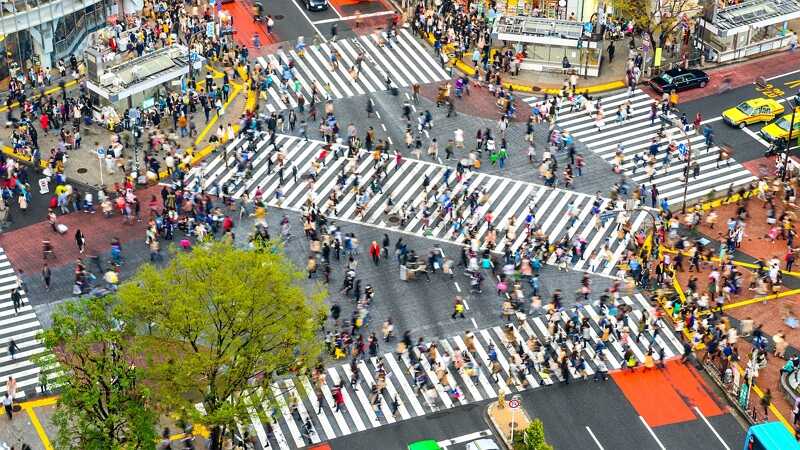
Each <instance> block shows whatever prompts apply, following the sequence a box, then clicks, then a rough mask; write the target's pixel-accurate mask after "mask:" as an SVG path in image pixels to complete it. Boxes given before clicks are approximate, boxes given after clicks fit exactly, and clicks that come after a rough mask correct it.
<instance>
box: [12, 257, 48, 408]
mask: <svg viewBox="0 0 800 450" xmlns="http://www.w3.org/2000/svg"><path fill="white" fill-rule="evenodd" d="M15 288H17V289H18V292H19V293H20V294H21V303H22V305H21V307H20V308H18V310H17V311H15V310H14V302H13V301H12V298H11V295H12V291H13V290H14V289H15ZM41 331H42V325H41V323H40V322H39V319H38V318H37V317H36V313H35V312H34V311H33V308H32V307H31V304H30V301H29V300H28V297H27V293H26V292H25V289H24V286H20V279H19V278H18V275H17V273H16V271H15V270H14V268H13V267H12V266H11V262H10V261H9V259H8V256H7V255H6V253H5V251H4V250H3V249H2V248H0V381H2V382H0V395H3V394H4V393H5V392H6V390H7V389H8V385H7V384H6V383H5V381H6V380H8V378H9V377H14V379H15V380H16V382H17V388H16V389H17V390H16V393H15V395H14V399H15V400H20V399H24V398H25V397H26V396H29V395H30V394H31V393H34V392H36V391H37V388H38V387H40V378H39V367H38V366H37V365H36V364H35V363H34V362H33V358H34V357H36V356H38V355H40V354H41V353H42V352H44V351H45V348H44V346H43V345H42V343H41V341H39V340H38V339H37V338H36V336H37V335H38V334H39V333H40V332H41ZM12 340H13V341H14V344H15V345H16V349H15V350H16V351H15V352H14V355H13V357H12V355H11V352H10V351H9V347H10V346H11V345H10V344H11V341H12ZM50 377H52V375H50Z"/></svg>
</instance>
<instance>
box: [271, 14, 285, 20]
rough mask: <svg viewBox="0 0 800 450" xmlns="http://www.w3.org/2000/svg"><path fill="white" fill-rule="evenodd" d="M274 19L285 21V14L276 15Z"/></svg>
mask: <svg viewBox="0 0 800 450" xmlns="http://www.w3.org/2000/svg"><path fill="white" fill-rule="evenodd" d="M272 18H273V19H275V20H283V14H275V15H274V16H272Z"/></svg>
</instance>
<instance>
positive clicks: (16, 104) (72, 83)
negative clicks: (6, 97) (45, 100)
mask: <svg viewBox="0 0 800 450" xmlns="http://www.w3.org/2000/svg"><path fill="white" fill-rule="evenodd" d="M76 84H78V80H70V81H67V82H66V83H64V89H66V88H69V87H72V86H75V85H76ZM59 91H61V86H56V87H52V88H50V89H48V90H46V91H44V94H45V95H50V94H54V93H56V92H59ZM39 97H41V95H39V94H36V95H32V96H31V97H30V98H32V99H34V98H39ZM17 107H19V102H14V103H12V104H11V108H12V109H13V108H17ZM8 108H9V107H8V106H5V105H3V106H1V107H0V112H5V111H8Z"/></svg>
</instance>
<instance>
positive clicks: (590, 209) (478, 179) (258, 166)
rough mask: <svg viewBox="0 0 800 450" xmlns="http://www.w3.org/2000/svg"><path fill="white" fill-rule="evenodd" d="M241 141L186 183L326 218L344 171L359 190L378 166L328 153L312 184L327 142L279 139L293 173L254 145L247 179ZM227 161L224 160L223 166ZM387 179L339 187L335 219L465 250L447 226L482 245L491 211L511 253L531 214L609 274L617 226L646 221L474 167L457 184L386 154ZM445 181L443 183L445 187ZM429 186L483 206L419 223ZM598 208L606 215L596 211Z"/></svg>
mask: <svg viewBox="0 0 800 450" xmlns="http://www.w3.org/2000/svg"><path fill="white" fill-rule="evenodd" d="M245 142H246V140H245V138H243V137H239V138H237V139H236V140H234V141H233V142H231V143H229V144H228V149H227V150H226V151H224V152H221V153H219V154H217V155H216V156H215V157H214V158H213V159H211V160H209V161H207V162H206V163H204V164H203V165H202V166H200V167H198V168H195V169H193V171H192V173H191V174H190V176H189V181H188V182H187V186H190V187H191V189H199V188H200V187H201V186H202V189H203V190H205V191H207V192H212V193H219V192H227V193H228V195H231V196H232V197H233V198H240V197H241V196H242V194H244V193H245V192H246V193H248V195H249V198H251V199H252V198H254V196H255V194H256V193H257V192H261V193H262V199H264V201H266V202H268V205H271V206H280V207H283V208H287V209H289V210H294V211H299V210H300V209H301V208H302V207H303V206H304V205H305V204H306V203H308V202H309V201H312V202H314V203H315V204H317V205H319V206H320V207H321V208H322V210H323V212H325V211H326V208H324V205H323V204H324V203H325V200H326V199H327V198H328V197H329V194H330V193H331V192H332V191H333V190H334V189H336V184H337V182H340V181H341V180H340V179H339V178H340V176H342V174H343V173H345V174H347V175H346V185H347V186H352V185H353V184H354V183H356V180H358V181H357V182H358V184H359V186H363V187H366V186H368V185H369V183H370V180H371V179H372V178H373V177H374V176H375V175H376V172H377V169H376V164H375V161H374V160H373V158H372V157H371V155H369V154H368V153H366V152H364V153H365V154H364V155H363V156H362V157H361V158H358V159H356V158H345V157H339V158H336V157H335V155H334V154H333V152H331V153H330V154H327V156H325V158H324V162H325V164H324V165H323V166H322V167H321V168H320V173H319V174H317V177H316V182H314V183H313V184H310V183H309V182H308V181H306V180H305V179H304V178H305V177H304V175H306V174H308V173H309V171H310V170H311V169H312V167H314V166H316V165H317V164H318V163H319V162H320V161H321V159H320V157H321V155H322V150H321V149H322V146H323V145H324V143H323V142H319V141H305V140H304V139H301V138H299V137H294V136H286V135H277V136H276V145H277V147H279V148H280V149H281V150H280V152H281V153H282V154H284V155H285V160H286V161H287V162H288V163H287V167H288V164H291V165H293V166H294V168H296V169H297V173H298V178H297V180H295V179H293V178H292V176H291V175H290V174H291V169H288V168H285V169H284V170H283V173H284V174H283V177H284V180H283V183H281V182H280V174H279V173H278V170H277V164H275V163H274V162H275V161H276V160H277V158H278V156H277V155H278V152H274V151H271V152H270V151H267V147H268V146H269V144H268V141H267V140H262V141H260V142H259V143H258V144H257V145H256V151H255V153H254V154H252V155H248V156H247V158H249V159H250V161H251V163H252V167H251V169H249V174H248V173H247V171H243V170H242V169H241V166H240V165H237V162H236V159H235V158H236V156H235V155H234V154H235V151H234V149H236V148H242V146H243V145H244V143H245ZM225 155H228V156H227V158H228V161H227V163H226V161H225V158H226V156H225ZM271 161H272V162H271ZM386 173H387V175H386V176H385V177H384V178H383V180H382V182H381V189H382V191H379V192H374V191H373V190H371V189H365V190H364V193H363V194H360V195H357V194H356V192H355V189H348V190H345V191H343V192H344V193H343V194H342V195H340V199H339V202H338V205H337V208H336V211H335V214H334V215H333V217H335V218H336V219H337V220H344V221H351V222H357V223H362V224H365V225H370V226H375V227H380V228H383V229H386V228H391V229H394V230H396V231H399V232H403V233H410V234H414V235H418V236H422V237H427V238H431V239H435V240H441V241H446V242H450V243H453V242H455V243H459V244H463V243H465V240H466V237H465V234H464V233H461V232H457V231H455V229H456V228H455V227H454V226H453V223H454V222H458V221H463V223H464V224H465V225H464V226H463V227H462V228H461V230H464V229H465V228H467V226H469V225H470V224H474V225H475V226H476V227H477V234H476V236H475V237H476V241H477V242H484V239H485V237H486V236H487V233H489V232H490V231H491V230H490V229H489V226H488V224H487V221H486V220H485V217H486V216H487V214H489V215H491V216H492V217H493V219H492V223H493V224H494V225H495V226H496V228H497V229H499V230H501V232H498V233H497V238H496V241H495V242H496V247H495V248H496V250H498V251H503V250H505V249H506V248H508V249H510V250H511V251H516V250H517V249H519V248H520V247H521V246H522V245H523V244H524V243H525V240H526V238H527V231H526V228H527V226H526V224H525V221H526V219H527V218H528V217H529V214H530V213H531V212H533V215H532V216H531V219H532V221H533V223H534V224H536V225H538V226H539V227H540V231H541V233H544V235H545V236H546V237H547V238H548V241H549V242H551V243H554V242H557V241H559V240H561V239H563V238H565V237H566V238H567V239H568V240H569V241H570V242H575V241H583V245H584V251H583V252H582V254H583V255H585V256H586V257H585V258H583V259H578V258H576V259H577V260H574V261H572V262H571V267H572V268H574V269H576V270H590V271H594V272H597V273H602V274H604V275H614V274H613V273H612V271H613V269H614V268H615V265H616V263H617V261H618V260H619V259H620V257H621V256H622V255H623V252H624V251H625V250H626V248H627V246H628V243H629V239H630V238H631V235H630V234H625V233H618V232H617V231H618V228H619V224H621V223H623V222H625V221H627V222H628V223H629V224H630V226H631V233H635V232H636V231H637V230H638V229H639V228H640V227H641V226H642V225H643V223H644V221H645V219H646V218H647V216H648V213H647V212H646V211H643V210H634V211H628V212H626V211H624V205H623V204H621V202H612V201H610V200H608V199H604V198H599V197H594V196H591V195H587V194H583V193H578V192H573V191H568V190H563V189H555V188H549V187H545V186H542V185H538V184H533V183H528V182H524V181H519V180H513V179H509V178H504V177H499V176H495V175H489V174H485V173H480V172H477V171H469V170H467V172H466V173H465V176H464V178H463V179H462V181H461V182H457V181H456V177H457V174H456V171H455V170H453V169H452V168H451V167H448V166H446V165H441V164H436V163H432V162H428V161H423V160H416V159H405V160H402V161H401V163H400V164H399V165H398V160H397V159H396V158H391V159H389V160H387V162H386ZM445 178H446V180H445ZM425 180H428V182H429V187H428V188H426V187H425V183H426V181H425ZM443 181H446V182H447V183H448V186H449V188H448V189H447V190H445V187H444V183H443ZM432 188H433V189H438V190H437V193H436V197H437V199H441V196H442V195H445V194H447V195H449V198H455V197H456V196H459V195H463V194H464V193H465V192H467V193H472V192H478V193H483V194H482V197H483V201H482V203H481V204H480V206H478V207H477V208H476V209H475V211H470V208H468V207H464V208H463V209H462V210H458V212H457V213H456V215H457V216H456V217H457V219H456V220H452V219H447V218H445V217H444V216H443V215H441V214H438V212H439V211H440V210H437V211H434V212H433V213H431V214H430V215H429V216H428V217H427V218H426V217H425V216H424V214H423V213H422V210H423V209H424V205H423V202H424V201H425V198H426V189H432ZM277 192H280V198H277V196H276V193H277ZM440 201H441V200H440ZM390 202H391V205H392V206H390ZM410 208H414V209H415V211H417V213H414V214H411V215H410V216H409V218H408V220H407V221H405V222H402V221H398V220H393V219H394V217H393V215H394V212H397V211H399V210H400V209H403V210H404V211H408V210H410ZM387 210H389V213H388V214H387ZM601 211H605V212H602V214H601ZM326 214H327V212H326ZM509 230H511V232H510V233H509V232H508V231H509ZM590 255H591V256H590ZM554 261H555V260H554V257H551V259H550V260H549V261H547V262H550V263H553V262H554Z"/></svg>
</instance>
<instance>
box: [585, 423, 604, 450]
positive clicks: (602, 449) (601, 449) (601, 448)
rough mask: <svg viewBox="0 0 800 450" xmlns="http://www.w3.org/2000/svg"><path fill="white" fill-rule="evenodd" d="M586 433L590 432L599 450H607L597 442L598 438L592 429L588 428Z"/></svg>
mask: <svg viewBox="0 0 800 450" xmlns="http://www.w3.org/2000/svg"><path fill="white" fill-rule="evenodd" d="M586 431H588V432H589V436H591V437H592V440H593V441H594V443H595V444H597V448H599V449H600V450H605V449H604V448H603V446H602V445H601V444H600V441H598V440H597V436H595V435H594V433H593V432H592V429H591V428H589V427H588V426H587V427H586Z"/></svg>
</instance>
